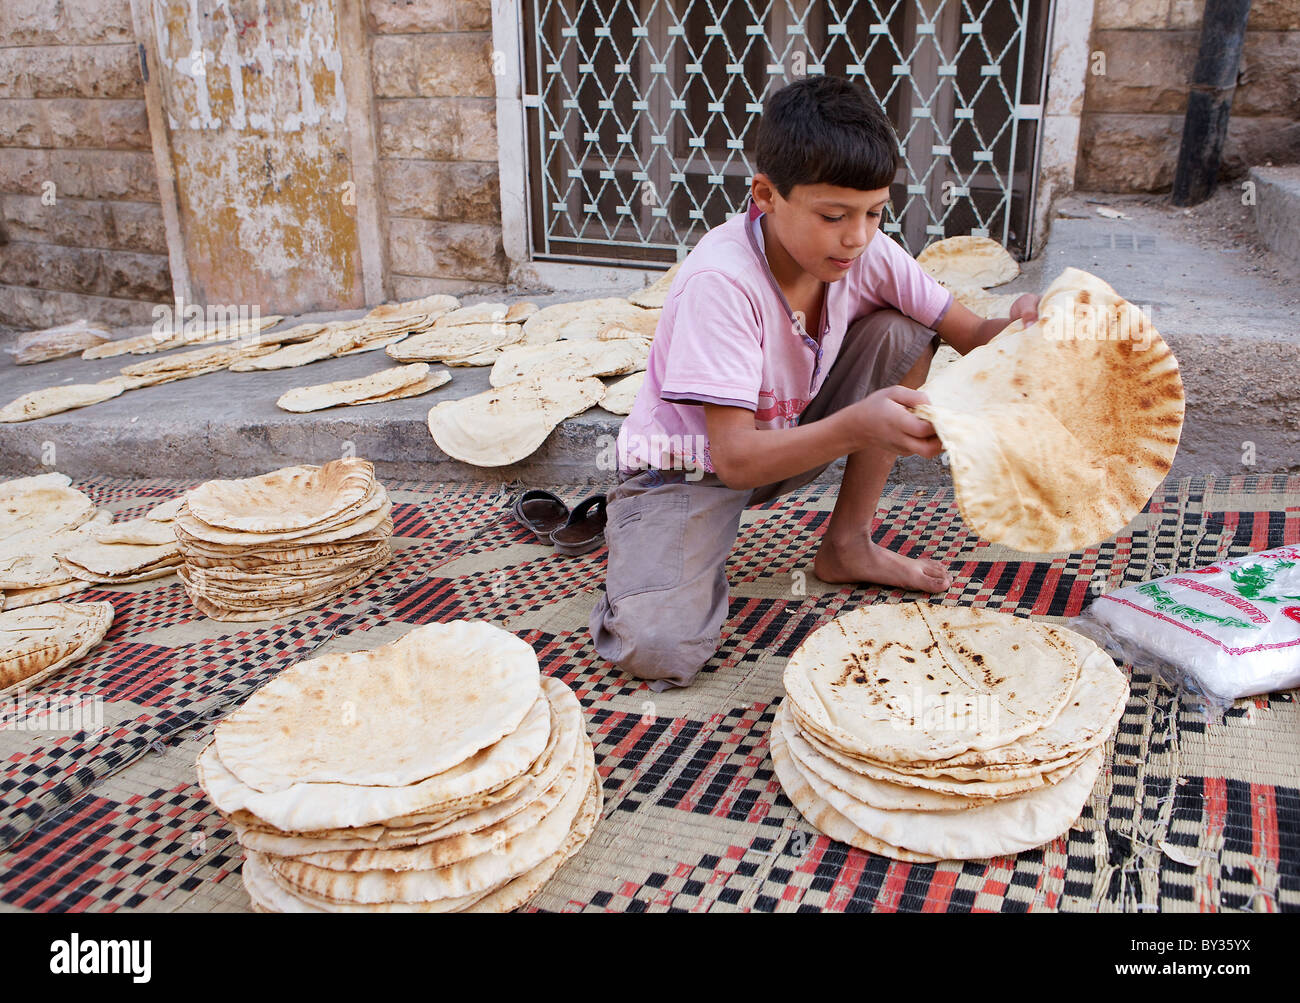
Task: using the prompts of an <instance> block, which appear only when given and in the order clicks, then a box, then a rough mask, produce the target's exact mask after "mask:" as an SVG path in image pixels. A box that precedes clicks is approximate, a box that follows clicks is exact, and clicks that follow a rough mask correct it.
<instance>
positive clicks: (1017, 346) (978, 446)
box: [915, 268, 1184, 553]
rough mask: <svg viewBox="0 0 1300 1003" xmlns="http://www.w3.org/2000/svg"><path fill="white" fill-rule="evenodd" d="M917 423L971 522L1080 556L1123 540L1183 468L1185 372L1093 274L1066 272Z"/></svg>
mask: <svg viewBox="0 0 1300 1003" xmlns="http://www.w3.org/2000/svg"><path fill="white" fill-rule="evenodd" d="M921 389H922V391H923V392H924V393H925V394H927V395H928V397H929V399H930V403H929V404H925V405H922V406H919V407H917V408H915V411H916V413H917V414H918V415H919V416H920V417H922V418H924V419H925V420H926V421H929V422H930V423H931V424H933V425H934V428H935V431H936V432H937V433H938V435H939V438H940V440H941V441H942V442H943V445H944V448H945V449H946V450H947V452H948V457H949V466H950V467H951V470H952V478H953V486H954V488H955V491H956V496H957V504H958V507H959V508H960V510H961V514H962V518H963V519H964V520H965V521H966V523H967V524H968V525H969V526H970V527H971V529H973V530H974V531H975V532H976V533H978V534H979V535H980V536H981V537H982V538H983V539H985V540H990V541H992V542H994V543H1001V544H1003V545H1005V546H1008V547H1012V548H1014V549H1016V550H1020V551H1024V552H1027V553H1056V552H1072V551H1076V550H1080V549H1082V548H1084V547H1087V546H1090V545H1092V544H1095V543H1098V542H1099V541H1101V540H1105V539H1106V538H1108V537H1110V536H1113V535H1114V534H1115V533H1117V532H1119V530H1121V529H1123V528H1124V526H1125V525H1127V524H1128V522H1129V521H1130V520H1131V519H1132V518H1133V517H1134V516H1136V515H1137V514H1138V513H1139V512H1140V511H1141V510H1142V507H1143V506H1144V505H1145V504H1146V502H1147V501H1148V500H1149V499H1150V497H1151V495H1152V493H1153V492H1154V491H1155V489H1156V488H1157V487H1158V486H1159V484H1160V482H1161V481H1162V480H1163V479H1164V477H1165V475H1166V474H1167V473H1168V472H1169V469H1170V467H1171V466H1172V465H1173V460H1174V454H1175V452H1176V451H1177V449H1178V440H1179V437H1180V435H1181V432H1182V425H1183V409H1184V398H1183V384H1182V379H1181V377H1180V375H1179V371H1178V360H1177V359H1175V358H1174V354H1173V352H1172V351H1170V349H1169V346H1168V345H1167V344H1165V342H1164V340H1163V339H1162V338H1161V337H1160V335H1159V334H1158V333H1157V332H1156V330H1155V329H1154V328H1153V327H1152V326H1151V324H1150V323H1149V322H1148V321H1147V320H1146V318H1145V317H1143V315H1142V313H1141V311H1140V310H1138V309H1137V308H1136V307H1135V306H1133V305H1132V304H1130V303H1127V302H1125V301H1124V300H1123V299H1122V298H1121V297H1120V296H1119V295H1118V294H1117V293H1116V292H1115V290H1113V289H1111V287H1110V286H1108V285H1106V283H1104V282H1102V281H1101V280H1100V279H1098V278H1097V277H1096V276H1093V275H1089V274H1088V273H1087V272H1082V271H1079V270H1078V269H1075V268H1067V269H1066V270H1065V271H1064V272H1063V273H1062V274H1061V276H1060V277H1059V278H1058V279H1057V280H1056V281H1055V282H1053V283H1052V284H1051V286H1049V287H1048V289H1047V291H1046V292H1045V293H1044V294H1043V296H1042V299H1041V300H1040V302H1039V307H1038V319H1037V320H1036V321H1035V322H1034V323H1033V324H1031V325H1029V326H1028V327H1026V326H1025V325H1024V323H1023V322H1021V321H1016V322H1015V323H1014V324H1011V325H1009V326H1008V327H1007V328H1006V329H1005V330H1003V331H1002V333H1000V334H999V335H998V336H997V337H996V338H994V339H993V340H992V341H990V342H989V343H988V344H987V345H983V346H981V347H979V348H976V349H974V350H972V351H971V352H970V353H968V354H967V355H965V356H964V357H962V358H961V359H959V360H958V361H956V362H954V363H953V364H952V365H949V366H946V367H945V368H943V369H942V370H941V371H940V372H938V373H936V374H935V375H934V376H932V377H931V378H930V379H929V380H928V381H927V382H926V384H925V385H924V386H923V387H922V388H921Z"/></svg>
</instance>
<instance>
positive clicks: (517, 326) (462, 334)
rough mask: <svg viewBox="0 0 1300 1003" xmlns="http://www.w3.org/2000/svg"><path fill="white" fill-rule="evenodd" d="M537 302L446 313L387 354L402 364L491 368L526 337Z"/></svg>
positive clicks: (478, 306)
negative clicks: (423, 363)
mask: <svg viewBox="0 0 1300 1003" xmlns="http://www.w3.org/2000/svg"><path fill="white" fill-rule="evenodd" d="M536 312H537V305H536V304H534V303H514V304H510V305H507V304H505V303H476V304H474V305H473V306H466V307H461V308H459V309H457V310H452V311H450V312H449V313H445V314H443V315H442V316H441V317H439V318H438V319H437V320H436V321H434V323H433V326H432V327H431V328H429V329H428V330H426V331H423V332H421V333H419V334H415V335H412V336H411V337H409V338H406V339H404V340H403V341H400V342H398V343H397V344H394V345H389V346H388V347H387V348H386V349H384V351H385V352H387V353H388V355H389V356H390V357H391V358H394V359H397V360H398V361H399V362H416V361H419V362H442V363H445V364H446V365H448V366H490V365H492V363H493V362H495V361H496V360H497V358H498V357H499V356H500V354H501V352H502V350H504V349H505V348H507V347H509V346H511V345H516V344H518V343H519V342H520V341H521V340H522V339H523V336H524V328H523V324H524V321H526V320H527V319H528V318H529V317H531V316H532V315H533V314H535V313H536Z"/></svg>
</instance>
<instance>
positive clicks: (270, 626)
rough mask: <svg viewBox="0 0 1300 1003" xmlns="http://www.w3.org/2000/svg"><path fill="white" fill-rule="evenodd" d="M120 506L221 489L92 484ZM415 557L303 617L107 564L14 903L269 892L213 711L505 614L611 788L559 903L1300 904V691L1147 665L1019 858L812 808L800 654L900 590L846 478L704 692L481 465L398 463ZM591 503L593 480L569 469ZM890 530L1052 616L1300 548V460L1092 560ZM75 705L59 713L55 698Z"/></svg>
mask: <svg viewBox="0 0 1300 1003" xmlns="http://www.w3.org/2000/svg"><path fill="white" fill-rule="evenodd" d="M79 486H80V487H82V489H83V490H85V491H87V493H88V494H90V495H91V496H92V497H93V498H94V499H95V500H96V501H97V502H99V503H100V504H102V505H106V506H107V507H109V508H111V509H112V510H113V511H114V512H116V513H117V514H118V516H119V518H129V517H134V516H137V515H141V514H143V513H144V512H145V511H147V509H148V508H150V507H152V506H153V505H154V504H157V503H158V502H159V501H160V500H163V499H165V498H168V497H172V496H174V495H176V494H178V493H179V492H180V491H182V490H183V489H185V488H187V487H190V486H193V485H190V484H182V483H180V482H173V481H132V482H125V481H109V480H104V481H98V482H91V483H84V484H81V485H79ZM389 487H390V490H391V492H392V494H393V497H394V501H395V503H396V508H395V512H394V515H395V522H396V537H395V542H396V544H397V546H396V550H397V556H396V559H395V560H394V561H393V563H392V564H391V565H390V566H389V567H387V568H386V569H384V571H383V572H382V573H381V574H378V575H376V576H375V577H374V578H372V579H371V580H370V581H369V582H367V583H366V584H365V585H364V586H362V587H361V588H359V589H357V590H355V591H353V592H351V593H349V594H348V595H346V596H344V597H342V599H340V600H338V601H336V602H335V604H333V605H332V606H331V607H330V608H328V609H327V610H323V611H322V610H318V611H314V612H312V613H308V614H304V615H301V616H298V617H295V618H292V619H290V620H288V621H284V622H275V623H266V624H220V623H216V622H214V621H210V620H207V619H205V618H203V617H201V616H199V615H198V614H197V613H196V612H195V611H194V609H193V608H192V607H191V606H190V604H189V602H188V600H187V599H186V597H185V594H184V592H183V591H182V589H181V586H180V584H179V582H178V581H177V580H176V579H175V578H166V579H161V580H158V581H153V582H142V583H139V584H138V585H134V586H124V587H119V588H111V589H110V588H103V589H99V588H97V589H93V590H91V591H88V592H86V593H83V594H82V595H81V596H79V597H78V598H80V599H85V600H98V599H106V600H108V601H110V602H112V603H113V605H114V608H115V610H116V618H115V621H114V624H113V627H112V629H111V630H110V632H109V634H108V636H107V637H106V638H105V640H104V642H103V643H101V644H100V645H99V646H98V647H97V648H96V649H95V650H94V651H93V652H91V653H90V654H89V655H88V656H87V657H86V658H85V659H83V660H82V661H81V662H80V663H78V664H77V665H76V666H74V667H73V668H71V669H69V670H67V671H65V672H64V673H62V674H60V675H59V676H57V677H55V678H54V679H52V680H50V682H49V683H47V684H45V685H42V686H39V687H37V688H36V689H35V690H33V691H32V693H31V694H29V697H28V699H29V700H35V699H37V698H43V699H44V700H46V701H49V702H50V703H51V705H52V706H54V707H60V706H64V705H65V704H66V705H76V706H78V707H80V708H81V711H80V713H83V714H92V715H98V716H97V717H96V716H92V717H90V718H89V720H91V721H94V722H98V721H99V720H100V719H102V728H98V729H92V730H78V729H79V728H80V727H81V726H82V725H83V724H84V722H85V721H86V720H87V718H75V717H69V719H67V720H65V721H63V722H53V724H54V726H56V727H62V728H63V730H61V731H60V730H49V731H35V730H30V729H28V728H27V727H26V725H24V724H23V723H22V722H24V721H26V722H27V723H31V721H33V720H34V718H32V717H31V716H30V708H29V716H28V717H27V718H22V717H20V718H18V721H19V726H18V727H15V726H13V725H11V726H10V727H9V728H8V729H6V730H0V910H4V911H17V910H34V911H64V910H92V911H113V910H140V911H154V912H166V911H175V910H187V911H196V910H197V911H221V910H232V911H239V910H246V909H248V908H249V903H248V899H247V896H246V895H245V893H244V891H243V887H242V884H241V882H240V878H239V867H240V862H241V855H240V848H239V846H238V844H237V843H235V841H234V839H233V837H232V835H231V833H230V831H229V830H228V829H227V828H226V827H225V826H224V825H223V823H222V820H221V818H220V816H219V815H217V814H216V812H215V811H214V810H213V808H212V806H211V805H210V804H209V803H208V801H207V799H206V798H205V797H204V795H203V793H202V791H201V790H199V789H198V787H197V786H196V785H195V773H194V766H193V763H194V759H195V756H196V755H197V753H198V751H199V750H200V748H202V746H203V745H204V744H205V743H206V742H207V741H208V739H209V738H210V736H211V733H212V728H213V726H214V723H215V721H217V720H219V719H220V718H221V717H223V716H224V715H225V714H227V713H229V711H230V710H231V709H232V708H234V707H236V706H238V705H239V704H240V703H241V702H242V701H243V700H244V699H245V698H246V697H247V695H248V694H249V693H250V692H252V690H254V689H255V688H256V687H257V686H259V685H261V684H262V683H264V682H265V681H266V680H268V679H270V678H271V677H273V676H274V675H275V674H276V673H277V672H279V671H280V670H281V669H283V668H284V667H285V666H287V665H290V664H293V663H294V662H296V661H299V660H301V659H303V658H306V657H309V656H310V655H312V654H318V653H323V652H325V651H331V650H357V649H361V648H370V647H374V646H376V645H378V644H382V643H386V642H388V641H390V640H392V639H394V638H396V637H398V636H400V635H401V634H403V633H405V632H406V631H407V630H409V629H410V628H411V626H413V625H416V624H421V623H428V622H432V621H443V620H451V619H457V618H467V617H472V618H482V619H490V620H492V621H494V622H496V623H498V624H500V625H501V626H503V627H505V628H506V629H508V630H511V631H514V632H516V633H518V634H519V635H520V636H521V637H523V638H524V639H525V640H527V641H528V642H529V643H530V644H531V645H532V646H533V647H534V649H535V650H536V652H537V655H538V659H539V661H540V663H541V666H542V670H543V671H544V672H546V673H548V674H550V675H553V676H557V677H559V678H561V679H563V680H564V681H565V682H566V683H568V684H569V686H571V687H572V688H573V689H574V690H575V692H576V693H577V694H578V696H579V698H580V699H581V701H582V705H583V708H584V710H585V714H586V721H587V728H588V731H589V733H590V734H591V736H592V739H593V741H594V742H595V743H596V756H597V762H598V765H599V768H600V774H601V777H602V780H603V784H604V790H605V810H604V817H603V820H602V821H601V823H600V824H599V825H598V827H597V829H596V832H595V834H594V835H593V837H592V839H591V840H590V842H589V843H588V844H587V846H586V847H585V848H584V849H583V851H582V852H581V853H580V854H579V855H578V856H577V857H575V858H574V859H573V860H571V861H570V862H569V863H568V864H567V865H566V866H565V867H564V868H563V869H562V870H561V871H560V872H559V873H558V874H557V875H556V877H555V878H554V879H553V880H552V881H551V882H550V883H549V884H548V885H547V886H546V888H545V889H543V891H542V892H541V893H540V894H539V895H538V896H537V898H535V899H534V900H533V902H532V903H531V906H530V908H533V909H541V910H566V911H579V910H612V911H644V910H669V911H673V910H692V911H703V910H712V909H722V910H758V911H780V912H784V911H809V910H833V911H850V910H863V911H933V912H969V911H1007V912H1018V911H1029V910H1062V911H1095V910H1100V911H1136V910H1165V911H1214V910H1256V911H1277V910H1295V909H1297V908H1300V737H1298V736H1300V710H1298V708H1297V704H1296V701H1295V693H1294V692H1291V693H1281V694H1274V695H1272V696H1269V697H1260V698H1255V699H1252V700H1248V701H1239V702H1238V704H1237V706H1236V707H1235V708H1233V709H1232V710H1231V711H1230V712H1229V714H1228V716H1227V719H1226V721H1224V722H1223V723H1221V724H1207V722H1206V720H1205V718H1204V716H1203V715H1202V714H1201V713H1200V712H1199V711H1197V710H1195V709H1192V708H1188V707H1186V706H1184V705H1183V704H1181V703H1180V702H1179V701H1178V699H1177V698H1176V697H1175V696H1174V694H1173V693H1172V692H1171V691H1169V690H1167V689H1164V688H1162V687H1159V686H1157V685H1156V684H1154V683H1153V681H1152V680H1151V679H1150V678H1149V677H1148V676H1146V675H1144V674H1142V673H1135V674H1134V675H1133V680H1132V684H1133V685H1132V696H1131V699H1130V701H1129V704H1128V707H1127V710H1126V712H1125V714H1124V717H1123V720H1122V721H1121V723H1120V726H1119V729H1118V732H1117V735H1116V737H1115V739H1114V740H1113V741H1112V742H1111V743H1110V744H1109V745H1108V746H1107V750H1106V752H1107V755H1106V763H1107V765H1106V768H1105V770H1104V771H1103V775H1102V777H1101V778H1100V779H1099V780H1098V783H1097V785H1096V787H1095V789H1094V791H1093V794H1092V797H1091V800H1090V802H1089V804H1088V805H1087V807H1086V808H1085V809H1084V812H1083V815H1082V817H1081V818H1080V819H1079V821H1078V823H1077V824H1076V826H1075V827H1074V828H1073V829H1072V830H1071V831H1070V832H1069V833H1068V834H1067V835H1065V836H1063V837H1061V838H1059V839H1057V840H1055V841H1054V842H1052V843H1051V844H1049V845H1047V846H1045V847H1043V848H1041V849H1038V850H1035V851H1032V852H1029V853H1022V854H1019V855H1017V856H1013V857H1004V858H995V859H991V860H983V861H967V862H944V863H939V864H914V865H908V864H903V863H898V862H895V861H892V860H889V859H887V858H884V857H879V856H874V855H871V854H868V853H864V852H862V851H859V850H856V849H852V848H850V847H847V846H845V845H844V844H842V843H836V842H832V841H831V840H829V839H828V838H827V837H825V836H823V835H821V834H820V833H817V832H816V831H815V830H813V829H812V828H811V827H810V826H809V825H808V824H807V823H806V822H805V821H804V820H803V819H802V818H801V817H800V816H799V814H798V813H797V812H796V811H795V810H794V808H793V807H792V806H791V804H790V802H789V801H788V800H787V799H786V797H785V796H784V794H783V793H782V792H781V789H780V786H779V784H778V783H777V781H776V778H775V776H774V774H773V771H772V763H771V759H770V758H769V756H768V750H767V738H768V731H769V729H770V727H771V724H772V720H773V717H774V713H775V710H776V708H777V706H779V702H780V699H781V696H782V688H781V681H780V680H781V671H782V669H783V667H784V664H785V661H786V659H787V658H788V657H789V655H790V653H791V652H792V651H793V650H794V649H795V647H796V646H797V645H798V644H799V642H800V641H801V640H802V639H803V638H804V637H806V636H807V635H808V633H809V632H810V631H812V630H813V629H815V628H816V627H818V626H819V625H821V624H822V623H825V622H826V621H827V620H829V619H830V618H832V617H834V616H836V615H838V614H840V613H842V612H845V611H847V610H849V609H852V608H854V607H856V606H858V605H861V604H864V603H872V602H898V601H912V600H915V599H916V596H915V595H910V594H904V593H901V592H898V591H891V590H885V589H878V588H873V589H850V588H848V587H832V586H827V585H824V584H823V583H821V582H819V581H818V580H817V579H816V578H814V577H813V575H812V571H811V562H812V556H813V554H814V553H815V550H816V545H817V536H818V535H819V534H820V532H821V530H822V528H823V527H824V525H825V523H826V521H827V519H828V518H829V515H830V510H831V508H832V506H833V504H834V497H835V496H834V489H833V488H831V489H827V488H824V487H819V486H812V487H809V488H806V489H804V490H803V491H801V492H799V493H797V494H796V495H794V496H792V497H788V498H784V499H780V500H778V501H777V502H774V503H772V504H770V505H768V506H765V507H763V508H758V509H752V510H750V511H749V512H747V513H746V516H745V520H744V525H743V527H742V535H741V538H740V539H739V541H738V542H737V545H736V547H735V549H734V551H733V553H732V557H731V561H730V564H729V566H728V571H729V577H730V580H731V583H732V601H731V615H730V618H729V619H728V621H727V624H726V628H725V636H724V641H723V645H722V647H721V649H720V650H719V652H718V654H717V655H716V656H715V657H714V658H713V660H712V661H711V662H710V663H709V665H708V666H707V667H706V668H705V670H704V672H703V673H702V674H701V675H700V677H699V679H698V681H697V682H696V684H695V685H694V686H693V687H691V688H690V689H687V690H678V691H670V692H667V693H652V692H651V691H649V690H648V689H647V688H646V687H645V686H643V685H641V684H639V683H637V682H635V681H633V680H630V679H628V678H626V677H624V676H623V675H622V674H621V673H620V672H619V671H618V670H617V669H615V668H614V667H613V666H610V665H608V664H607V663H605V662H603V661H602V660H600V659H599V658H597V657H596V655H595V654H594V652H593V651H592V649H591V645H590V641H589V639H588V636H587V631H586V623H587V614H588V612H589V610H590V608H591V606H592V603H593V601H594V595H595V591H596V590H597V589H598V588H599V587H600V585H601V583H602V580H603V569H604V557H605V552H604V551H603V550H602V551H598V552H596V553H594V554H590V555H586V556H584V557H579V558H566V557H563V556H559V555H556V554H555V553H554V552H553V551H552V550H551V549H550V548H545V547H541V546H538V545H536V544H535V543H534V542H531V537H530V536H529V534H528V533H526V532H525V531H524V530H522V529H520V528H519V527H517V526H515V525H514V524H513V523H512V522H511V521H510V519H509V516H508V507H507V506H508V502H509V495H508V494H506V493H505V492H504V491H492V490H486V489H483V488H481V487H464V486H446V485H421V484H410V483H406V484H390V485H389ZM562 494H563V496H564V497H567V498H570V499H575V498H577V497H579V496H580V494H579V490H578V489H569V490H567V491H564V492H562ZM875 530H876V537H877V539H878V540H880V541H882V542H884V543H885V544H887V545H888V546H891V547H894V548H895V549H898V550H901V551H902V552H904V553H907V554H910V555H913V556H915V555H920V554H925V555H928V556H932V557H937V558H940V559H944V560H947V561H948V562H949V565H950V567H951V568H952V570H953V572H954V574H955V576H956V579H957V585H956V586H954V588H953V589H952V590H951V591H950V592H949V594H947V595H945V596H944V597H942V599H941V600H938V601H941V602H943V603H945V604H961V605H977V606H987V607H990V608H994V609H1003V610H1008V611H1016V612H1019V613H1022V614H1033V615H1034V616H1036V617H1042V618H1046V619H1049V620H1059V619H1060V618H1063V617H1066V616H1070V615H1073V614H1075V613H1077V612H1079V610H1080V609H1081V608H1082V607H1083V606H1084V605H1085V603H1086V602H1087V600H1088V599H1089V597H1090V595H1092V594H1096V593H1098V592H1100V591H1103V590H1104V589H1107V588H1111V587H1114V586H1117V585H1119V584H1127V583H1132V582H1137V581H1141V580H1143V579H1146V578H1150V577H1155V576H1158V575H1162V574H1166V573H1169V572H1171V571H1173V570H1174V569H1175V568H1185V567H1189V566H1195V565H1198V564H1206V563H1209V562H1211V561H1214V560H1217V559H1219V558H1222V557H1227V556H1237V555H1240V554H1245V553H1249V552H1251V551H1254V550H1260V549H1263V548H1266V547H1274V546H1279V545H1281V544H1283V543H1287V544H1296V543H1300V477H1295V476H1292V477H1290V478H1288V477H1287V476H1284V475H1279V476H1261V477H1255V476H1249V477H1236V478H1231V479H1228V478H1221V479H1217V480H1210V481H1205V480H1192V481H1183V482H1181V483H1179V484H1177V485H1175V486H1172V487H1170V488H1168V489H1167V490H1164V491H1162V493H1161V494H1159V495H1157V497H1156V498H1155V499H1153V501H1152V503H1151V504H1150V505H1149V506H1148V507H1147V510H1146V511H1145V512H1144V513H1143V514H1142V515H1141V516H1139V517H1138V518H1137V519H1136V520H1135V521H1134V523H1133V524H1132V525H1131V526H1129V527H1128V528H1127V529H1125V530H1124V531H1123V532H1122V533H1121V534H1120V535H1119V536H1118V538H1117V539H1115V540H1113V541H1111V542H1108V543H1105V544H1103V545H1101V546H1099V547H1095V548H1091V549H1089V550H1087V551H1085V552H1083V553H1080V554H1074V555H1071V556H1069V557H1059V558H1045V559H1043V560H1040V561H1032V560H1029V561H1027V560H1023V559H1021V558H1022V556H1023V555H1018V554H1014V553H1013V552H1010V551H1007V550H1004V549H1003V548H1000V547H996V546H990V545H988V544H986V543H984V542H982V541H979V540H977V539H975V538H974V537H973V536H972V535H971V534H970V533H969V532H968V531H967V530H966V529H965V527H964V526H963V524H962V523H961V521H960V519H959V518H958V516H957V512H956V508H955V505H954V504H953V500H952V494H951V490H950V489H947V488H944V489H909V488H894V489H890V490H888V491H887V492H886V495H885V497H884V498H883V499H882V502H881V508H880V510H879V512H878V525H877V526H876V527H875ZM46 723H47V724H49V723H50V722H46Z"/></svg>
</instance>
